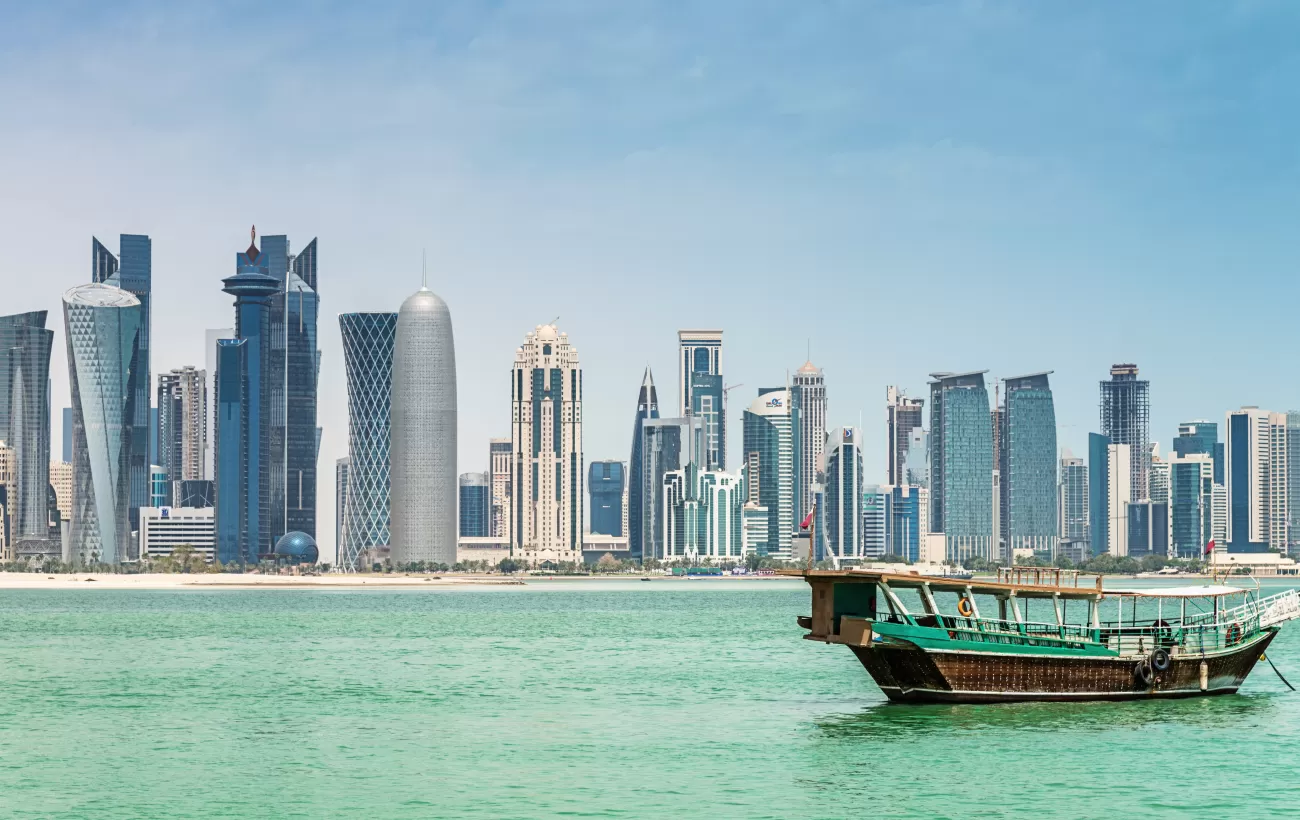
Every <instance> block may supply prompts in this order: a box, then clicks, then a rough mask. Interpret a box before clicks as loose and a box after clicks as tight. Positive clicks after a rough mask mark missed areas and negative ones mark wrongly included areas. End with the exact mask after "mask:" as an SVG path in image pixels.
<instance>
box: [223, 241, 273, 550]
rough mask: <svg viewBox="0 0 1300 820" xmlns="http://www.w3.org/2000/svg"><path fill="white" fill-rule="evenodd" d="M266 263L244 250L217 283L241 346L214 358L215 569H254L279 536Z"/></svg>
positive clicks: (225, 348) (269, 291) (251, 250)
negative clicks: (239, 564) (230, 302)
mask: <svg viewBox="0 0 1300 820" xmlns="http://www.w3.org/2000/svg"><path fill="white" fill-rule="evenodd" d="M269 263H270V260H269V258H268V254H265V253H263V252H262V251H259V250H258V248H257V245H256V244H250V245H249V246H248V250H246V251H244V252H243V253H239V254H236V257H235V267H236V270H237V273H236V274H235V275H234V276H232V277H230V278H228V279H226V280H224V284H225V287H224V290H225V292H226V293H229V294H230V295H232V296H234V297H235V336H236V340H235V341H238V342H240V343H242V344H228V342H229V341H230V340H222V341H221V342H219V343H218V353H217V384H218V395H217V403H218V420H217V424H218V429H217V557H218V558H219V560H221V562H222V563H228V562H230V561H246V562H249V563H254V564H256V563H257V562H258V560H259V556H261V555H263V554H268V553H270V552H272V551H273V550H274V547H275V542H276V539H277V538H279V536H280V535H282V534H283V533H278V532H276V529H277V527H276V524H277V523H278V521H279V520H280V519H281V518H282V517H283V497H284V496H283V492H278V493H277V492H275V491H274V488H273V487H272V484H271V476H272V470H273V468H274V467H275V465H276V464H278V463H280V462H279V460H278V457H277V456H276V454H275V453H274V452H273V450H274V448H273V446H272V428H273V424H272V416H273V409H272V406H271V392H272V391H271V389H270V384H269V380H268V372H269V371H270V368H269V363H270V362H271V361H272V360H273V357H274V351H275V350H277V347H276V346H275V345H274V344H273V342H272V339H271V338H270V337H271V313H272V310H271V306H272V300H273V299H274V298H275V296H276V294H277V293H279V292H280V287H281V285H280V282H279V280H277V279H276V278H275V277H274V276H271V275H270V274H269V273H268V270H269ZM236 348H238V349H236ZM222 368H225V372H222ZM236 372H237V373H238V375H237V376H236ZM233 378H238V381H232V379H233ZM236 413H237V419H238V421H237V422H236V417H235V414H236ZM223 427H224V428H226V429H222V428H223ZM235 428H237V432H236V429H235ZM232 447H233V448H235V449H234V451H233V452H232V449H231V448H232ZM236 522H238V523H237V524H236ZM232 526H235V527H237V529H235V530H234V531H232V530H231V529H229V528H230V527H232Z"/></svg>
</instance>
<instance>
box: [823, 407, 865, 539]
mask: <svg viewBox="0 0 1300 820" xmlns="http://www.w3.org/2000/svg"><path fill="white" fill-rule="evenodd" d="M862 488H863V473H862V448H861V446H860V445H859V442H858V430H857V428H854V427H841V428H839V429H837V430H834V431H832V432H831V435H830V442H829V445H828V449H827V451H826V481H825V490H824V498H825V503H826V509H825V510H823V514H822V516H821V520H822V521H823V522H824V532H823V533H822V536H823V538H822V539H821V540H822V542H823V543H824V544H826V548H827V550H829V551H830V552H831V554H833V555H834V556H835V557H836V558H838V559H840V560H846V559H847V560H857V559H859V558H861V557H862V545H863V537H862Z"/></svg>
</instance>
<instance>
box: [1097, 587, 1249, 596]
mask: <svg viewBox="0 0 1300 820" xmlns="http://www.w3.org/2000/svg"><path fill="white" fill-rule="evenodd" d="M1246 592H1254V590H1253V589H1242V588H1241V587H1229V586H1223V585H1222V584H1206V585H1203V586H1199V587H1164V588H1159V587H1156V588H1152V589H1108V590H1106V591H1105V594H1106V596H1107V597H1110V596H1112V595H1135V596H1137V597H1139V598H1219V597H1221V596H1224V595H1242V594H1244V593H1246Z"/></svg>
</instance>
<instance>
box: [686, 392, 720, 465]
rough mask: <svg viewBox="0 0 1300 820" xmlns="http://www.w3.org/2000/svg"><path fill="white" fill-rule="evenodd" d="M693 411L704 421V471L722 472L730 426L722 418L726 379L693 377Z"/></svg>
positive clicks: (693, 414)
mask: <svg viewBox="0 0 1300 820" xmlns="http://www.w3.org/2000/svg"><path fill="white" fill-rule="evenodd" d="M690 379H691V412H690V414H689V415H692V416H699V417H700V418H702V419H704V439H705V445H704V460H705V463H704V464H702V465H700V467H701V469H707V470H722V469H724V466H723V465H724V464H725V463H726V460H727V423H726V419H725V418H723V415H722V400H723V396H722V377H721V376H718V375H714V374H712V373H692V374H691V377H690Z"/></svg>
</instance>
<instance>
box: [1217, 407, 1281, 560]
mask: <svg viewBox="0 0 1300 820" xmlns="http://www.w3.org/2000/svg"><path fill="white" fill-rule="evenodd" d="M1224 430H1225V431H1226V436H1225V439H1226V440H1225V445H1226V446H1225V448H1224V481H1225V484H1224V486H1225V488H1226V490H1227V497H1228V522H1227V523H1228V531H1227V537H1228V549H1229V550H1230V551H1232V552H1258V551H1263V550H1276V551H1282V552H1284V551H1286V548H1287V542H1288V540H1289V533H1288V529H1289V524H1290V509H1289V504H1288V502H1289V495H1290V488H1289V486H1288V477H1289V472H1290V470H1289V464H1288V462H1287V456H1288V451H1289V442H1288V438H1287V417H1286V415H1285V414H1284V413H1270V412H1269V411H1267V410H1260V409H1259V408H1257V407H1243V408H1242V409H1240V410H1233V411H1230V412H1229V413H1228V414H1227V418H1226V422H1225V424H1224Z"/></svg>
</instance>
